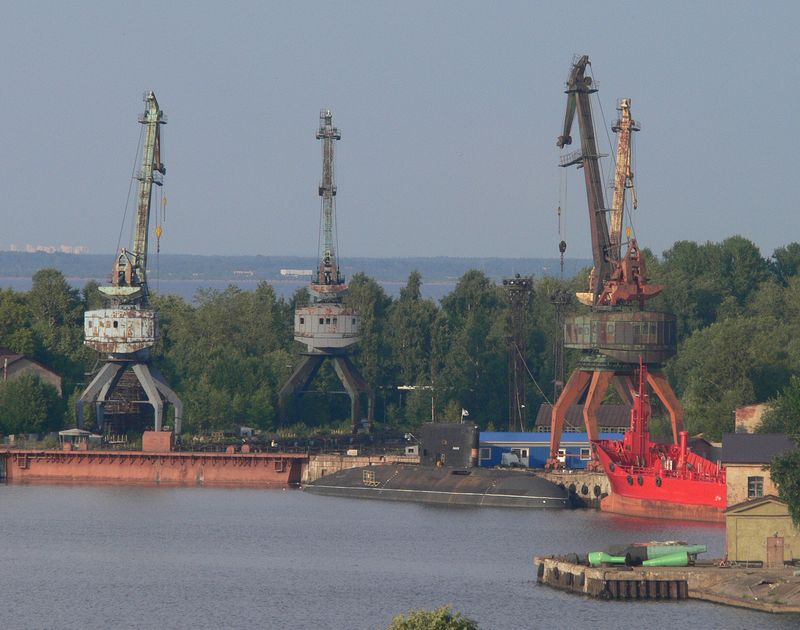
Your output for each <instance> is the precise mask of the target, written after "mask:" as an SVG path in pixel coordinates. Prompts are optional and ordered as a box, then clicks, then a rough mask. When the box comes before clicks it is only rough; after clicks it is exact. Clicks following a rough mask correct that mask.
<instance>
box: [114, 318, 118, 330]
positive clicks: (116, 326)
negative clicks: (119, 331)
mask: <svg viewBox="0 0 800 630" xmlns="http://www.w3.org/2000/svg"><path fill="white" fill-rule="evenodd" d="M114 328H119V322H118V321H117V320H116V319H115V320H114Z"/></svg>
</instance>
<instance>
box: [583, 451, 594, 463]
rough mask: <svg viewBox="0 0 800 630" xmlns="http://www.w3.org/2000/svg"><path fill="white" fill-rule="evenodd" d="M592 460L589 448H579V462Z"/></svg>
mask: <svg viewBox="0 0 800 630" xmlns="http://www.w3.org/2000/svg"><path fill="white" fill-rule="evenodd" d="M590 459H592V449H590V448H581V461H584V462H585V461H588V460H590Z"/></svg>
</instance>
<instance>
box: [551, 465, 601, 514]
mask: <svg viewBox="0 0 800 630" xmlns="http://www.w3.org/2000/svg"><path fill="white" fill-rule="evenodd" d="M536 474H537V475H538V476H539V477H542V478H543V479H547V480H548V481H552V482H553V483H555V484H558V485H561V486H564V487H565V488H566V489H567V490H569V491H570V493H572V494H574V496H575V497H577V498H578V499H580V501H581V502H582V503H583V504H584V506H585V507H593V508H599V507H600V501H601V500H602V499H603V498H604V497H606V496H607V495H609V494H611V484H610V483H609V481H608V477H607V476H606V474H605V473H604V472H587V471H583V470H537V471H536Z"/></svg>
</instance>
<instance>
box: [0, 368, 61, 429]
mask: <svg viewBox="0 0 800 630" xmlns="http://www.w3.org/2000/svg"><path fill="white" fill-rule="evenodd" d="M63 411H64V410H63V408H62V405H61V404H60V400H59V398H58V392H56V389H55V388H54V387H53V386H52V385H50V384H48V383H42V381H41V380H40V379H39V377H38V376H37V375H36V374H21V375H20V376H19V377H17V378H15V379H13V380H10V381H6V382H5V383H0V433H4V434H6V435H8V434H12V433H40V432H41V431H43V430H45V429H47V428H58V427H60V426H61V423H60V420H61V418H62V417H63Z"/></svg>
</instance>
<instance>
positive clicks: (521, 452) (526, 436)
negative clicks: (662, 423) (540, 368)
mask: <svg viewBox="0 0 800 630" xmlns="http://www.w3.org/2000/svg"><path fill="white" fill-rule="evenodd" d="M630 409H631V408H630V407H629V406H627V405H601V406H600V408H599V409H598V411H597V420H598V422H597V424H598V429H599V430H600V439H602V440H621V439H622V438H623V436H624V433H625V431H626V430H627V429H628V427H629V426H630V413H631V411H630ZM552 410H553V408H552V406H551V405H548V404H543V405H541V406H540V407H539V413H538V414H537V416H536V420H535V421H534V430H533V432H531V433H510V432H507V431H482V432H481V434H480V450H479V451H478V460H479V464H480V465H481V466H500V465H503V464H509V463H511V462H514V463H515V462H516V461H517V460H518V461H519V463H520V464H522V465H523V466H527V467H529V468H544V465H545V462H546V461H547V459H548V458H549V457H550V418H551V415H552ZM504 454H505V455H506V457H505V461H503V459H504V458H503V455H504ZM561 457H563V458H564V460H563V462H564V464H565V465H566V467H567V468H585V467H586V462H588V461H589V460H590V459H591V457H592V451H591V445H590V444H589V438H588V436H587V434H586V427H585V426H584V422H583V407H582V406H581V405H572V406H571V407H570V408H569V409H568V410H567V414H566V418H565V422H564V432H563V433H562V434H561V447H560V449H559V458H561Z"/></svg>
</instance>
